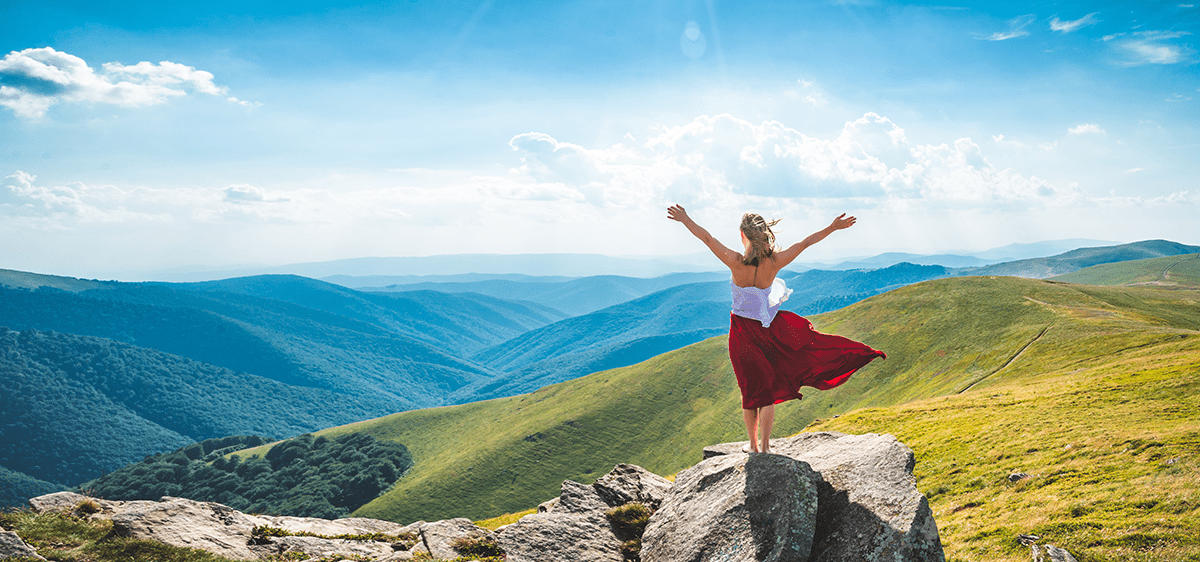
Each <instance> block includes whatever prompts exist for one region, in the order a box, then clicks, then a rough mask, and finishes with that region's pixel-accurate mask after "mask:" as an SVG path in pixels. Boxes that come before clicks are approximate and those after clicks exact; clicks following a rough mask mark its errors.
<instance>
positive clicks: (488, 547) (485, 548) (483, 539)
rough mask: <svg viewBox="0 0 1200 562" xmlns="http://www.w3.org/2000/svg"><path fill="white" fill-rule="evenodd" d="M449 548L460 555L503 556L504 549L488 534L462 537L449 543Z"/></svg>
mask: <svg viewBox="0 0 1200 562" xmlns="http://www.w3.org/2000/svg"><path fill="white" fill-rule="evenodd" d="M450 548H453V549H454V551H455V552H457V553H459V554H460V555H462V556H469V557H496V558H503V557H504V556H505V553H504V550H503V549H501V548H500V545H498V544H496V539H493V538H492V537H488V536H479V537H462V538H458V539H455V540H454V542H451V543H450Z"/></svg>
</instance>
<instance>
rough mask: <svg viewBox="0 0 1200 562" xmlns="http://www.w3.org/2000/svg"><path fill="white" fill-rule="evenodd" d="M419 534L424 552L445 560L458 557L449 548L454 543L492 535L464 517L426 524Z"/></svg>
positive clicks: (451, 548) (454, 551)
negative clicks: (464, 539) (469, 538)
mask: <svg viewBox="0 0 1200 562" xmlns="http://www.w3.org/2000/svg"><path fill="white" fill-rule="evenodd" d="M420 532H421V542H422V543H424V544H425V550H426V551H427V552H429V554H430V555H431V556H433V557H434V558H444V559H446V560H453V559H455V558H458V557H459V554H458V551H456V550H454V548H453V547H452V546H450V545H451V543H453V542H454V541H456V540H458V539H463V538H467V537H486V536H491V534H492V532H491V531H490V530H488V529H484V528H483V527H478V526H476V525H475V524H474V523H472V522H471V520H470V519H467V518H465V517H459V518H457V519H446V520H444V521H434V522H433V523H426V524H424V525H421V527H420ZM414 550H416V549H414Z"/></svg>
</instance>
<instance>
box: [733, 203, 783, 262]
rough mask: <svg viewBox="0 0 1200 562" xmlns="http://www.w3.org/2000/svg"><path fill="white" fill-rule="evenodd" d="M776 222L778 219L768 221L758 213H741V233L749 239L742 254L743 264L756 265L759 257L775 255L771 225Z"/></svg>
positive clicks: (773, 234)
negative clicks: (748, 244) (748, 245)
mask: <svg viewBox="0 0 1200 562" xmlns="http://www.w3.org/2000/svg"><path fill="white" fill-rule="evenodd" d="M778 223H779V219H775V220H773V221H768V220H766V219H764V218H762V215H760V214H758V213H746V214H744V215H742V226H741V229H742V234H744V235H745V236H746V239H747V240H749V241H750V248H749V249H748V250H746V255H744V256H742V263H743V264H745V265H753V266H756V267H757V266H758V260H759V259H760V258H769V257H771V256H773V255H775V233H774V232H771V227H772V226H775V225H776V224H778Z"/></svg>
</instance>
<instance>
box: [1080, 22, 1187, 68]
mask: <svg viewBox="0 0 1200 562" xmlns="http://www.w3.org/2000/svg"><path fill="white" fill-rule="evenodd" d="M1188 35H1191V33H1189V32H1187V31H1136V32H1133V33H1114V34H1112V35H1106V36H1104V37H1103V40H1104V41H1108V42H1111V43H1112V45H1113V48H1114V49H1116V51H1117V53H1118V55H1119V56H1120V59H1119V62H1120V64H1123V65H1126V66H1141V65H1145V64H1178V63H1185V62H1192V61H1193V60H1194V59H1193V55H1195V54H1196V51H1195V50H1193V49H1192V48H1191V47H1189V46H1187V45H1181V44H1178V43H1177V42H1173V41H1174V40H1176V39H1179V38H1181V37H1185V36H1188Z"/></svg>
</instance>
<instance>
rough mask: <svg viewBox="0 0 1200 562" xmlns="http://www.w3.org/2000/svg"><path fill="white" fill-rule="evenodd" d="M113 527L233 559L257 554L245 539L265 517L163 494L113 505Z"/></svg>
mask: <svg viewBox="0 0 1200 562" xmlns="http://www.w3.org/2000/svg"><path fill="white" fill-rule="evenodd" d="M112 522H113V531H114V532H116V533H117V534H119V535H122V536H128V537H133V538H137V539H147V540H155V541H159V542H163V543H166V544H169V545H173V546H179V547H186V548H198V549H201V550H206V551H208V552H211V553H213V554H216V555H218V556H223V557H225V558H231V559H234V560H247V559H252V558H258V555H257V554H256V553H255V552H254V551H252V550H251V549H250V547H249V546H248V545H247V543H248V542H249V540H250V533H251V531H252V530H253V529H254V527H255V526H259V525H270V524H271V522H270V521H269V520H267V519H264V518H260V517H254V516H250V515H246V514H244V513H242V512H240V511H237V510H235V509H233V508H230V507H227V506H224V505H221V504H219V503H212V502H198V501H194V500H188V499H183V498H171V497H164V498H163V499H162V500H161V501H157V502H152V501H131V502H124V503H122V504H121V505H120V506H118V507H116V509H115V511H114V513H113V514H112Z"/></svg>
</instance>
